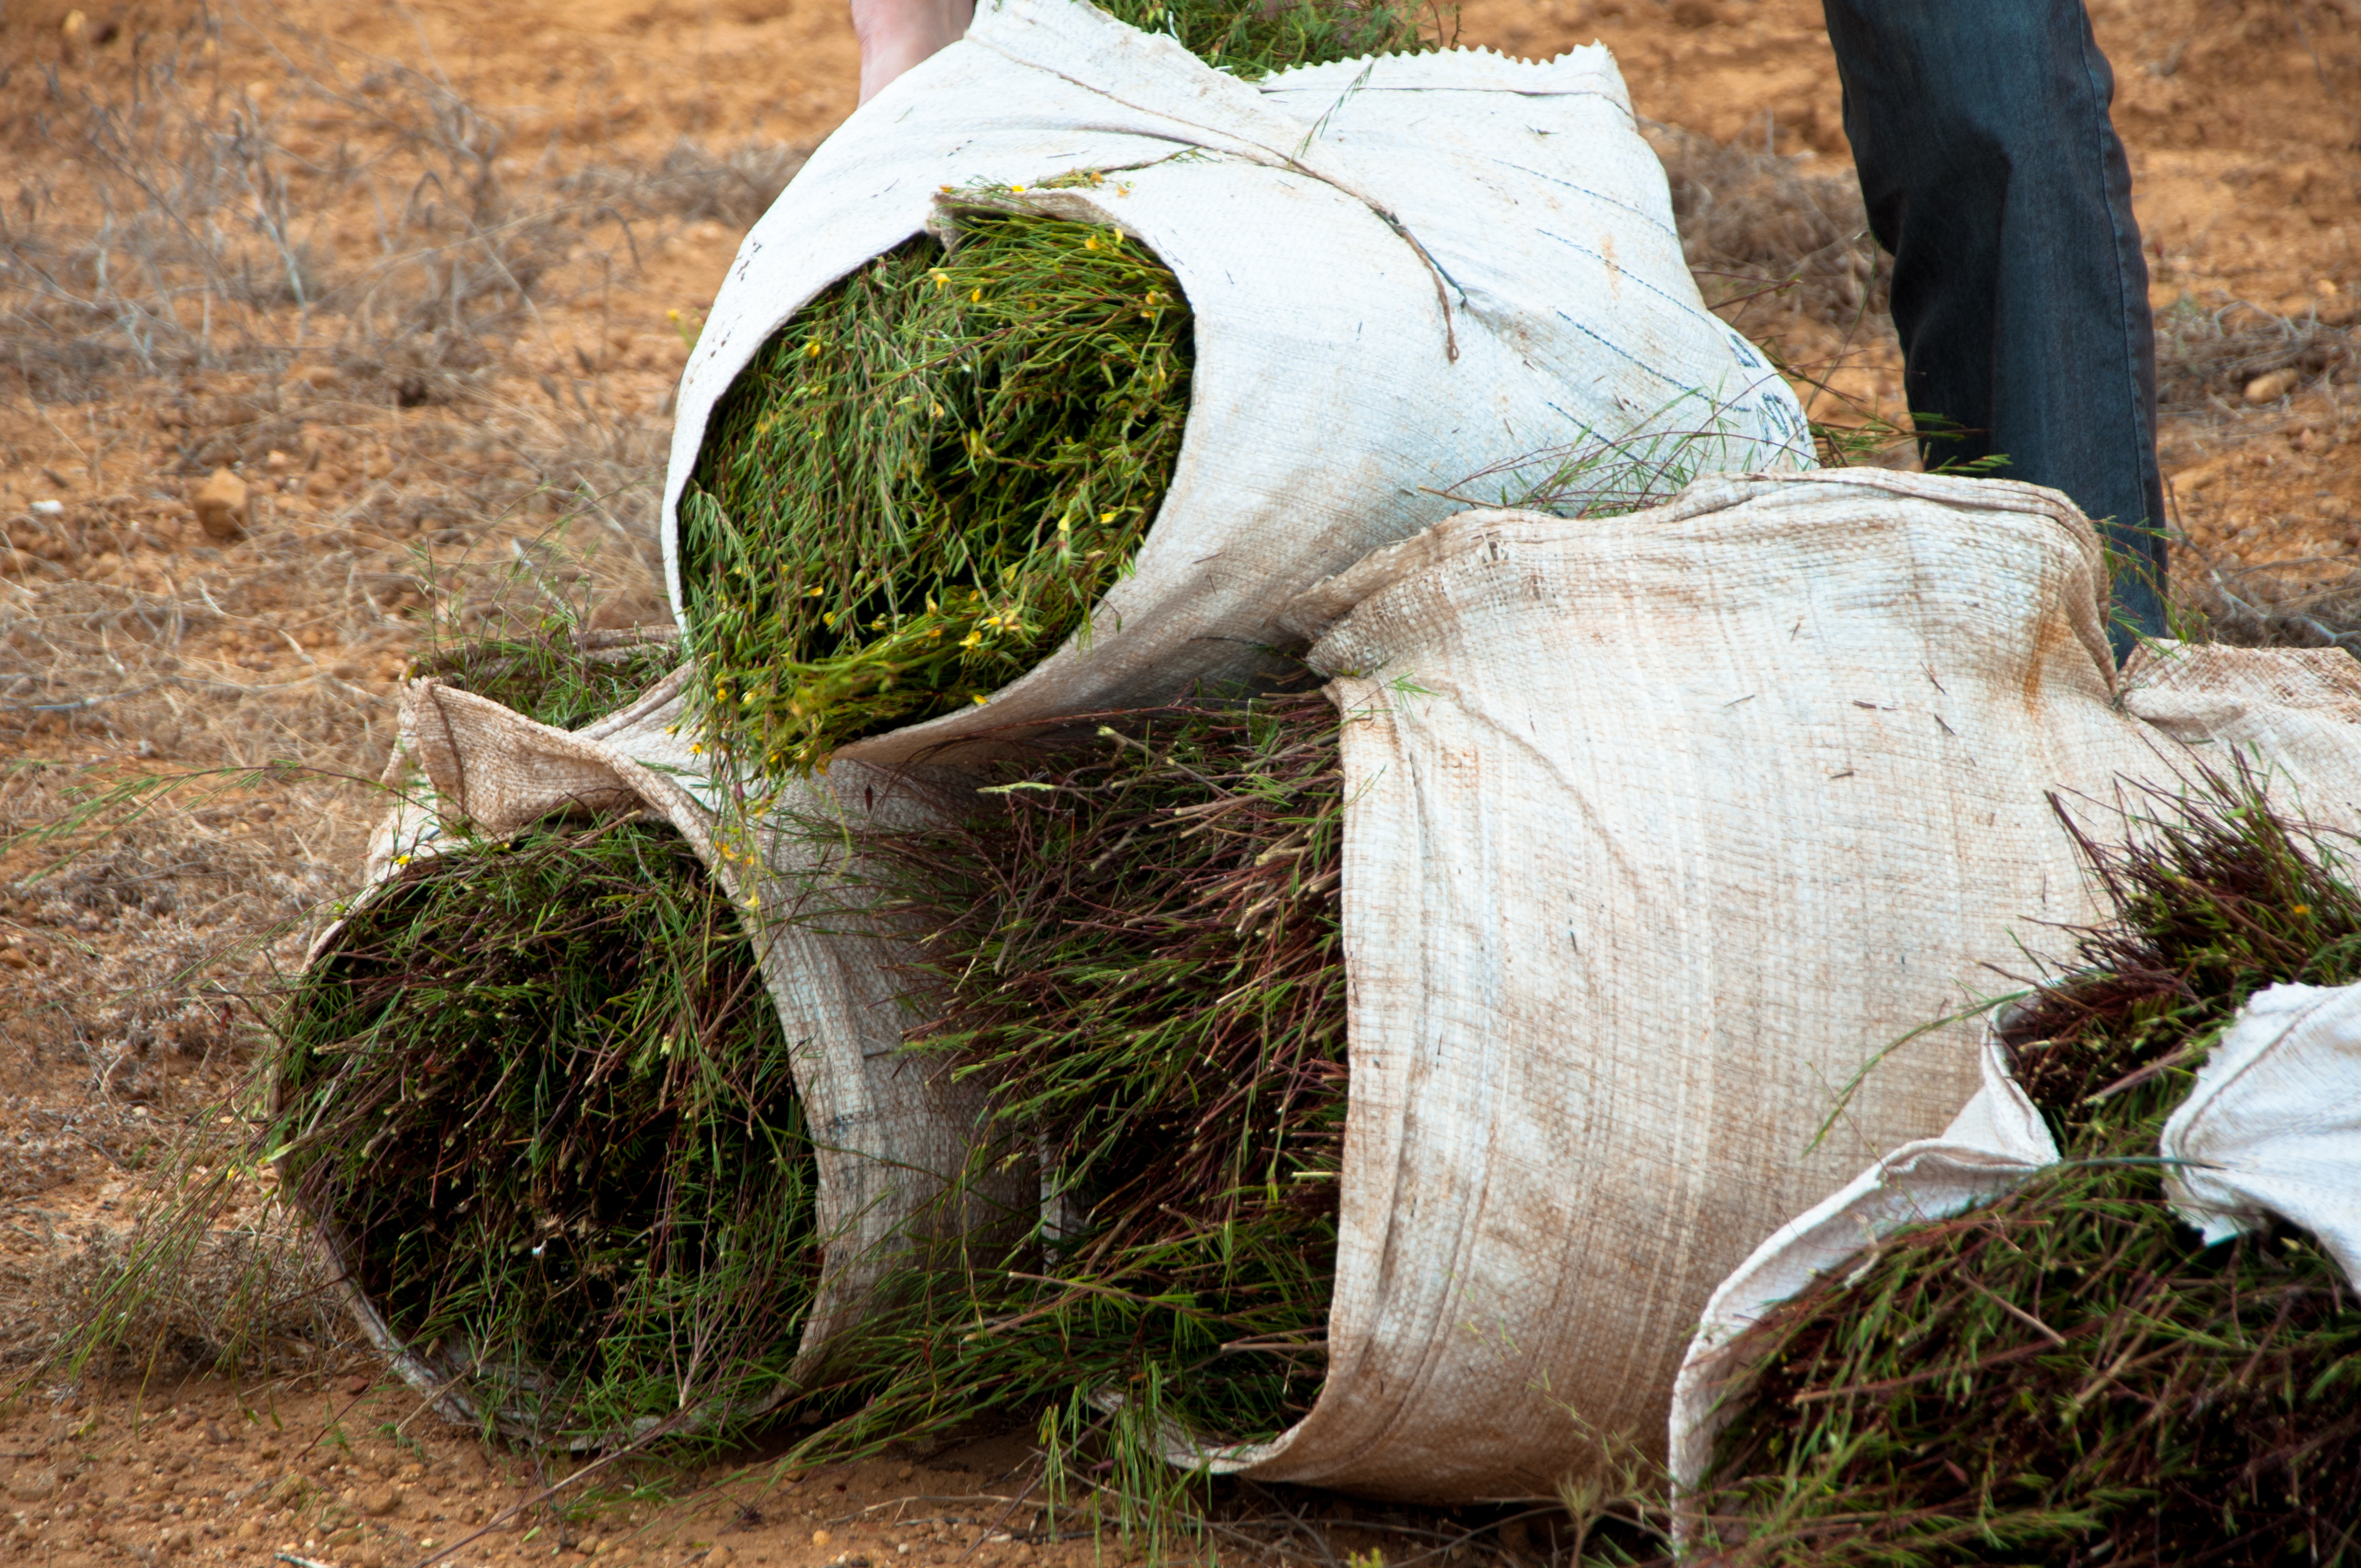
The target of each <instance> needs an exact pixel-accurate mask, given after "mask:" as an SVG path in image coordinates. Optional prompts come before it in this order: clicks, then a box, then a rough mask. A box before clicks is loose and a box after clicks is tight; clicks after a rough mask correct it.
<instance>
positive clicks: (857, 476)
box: [680, 195, 1192, 772]
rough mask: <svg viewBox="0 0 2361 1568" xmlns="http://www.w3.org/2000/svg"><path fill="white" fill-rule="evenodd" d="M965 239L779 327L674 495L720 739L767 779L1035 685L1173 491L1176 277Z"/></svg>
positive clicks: (1051, 221)
mask: <svg viewBox="0 0 2361 1568" xmlns="http://www.w3.org/2000/svg"><path fill="white" fill-rule="evenodd" d="M979 200H983V196H981V195H980V196H979ZM964 223H965V226H964V228H963V230H962V232H961V237H960V240H959V243H958V244H957V245H956V246H954V247H952V248H950V250H948V251H947V250H945V249H943V248H942V247H940V246H939V245H937V244H936V243H935V241H933V240H932V239H927V238H920V239H914V240H911V241H909V242H908V243H907V244H905V245H903V246H901V247H897V248H896V249H895V250H893V251H891V252H889V253H887V254H886V255H884V256H882V257H880V258H877V259H876V260H875V261H873V262H872V263H870V264H869V265H868V266H866V267H864V268H862V269H861V270H859V271H857V272H855V273H853V274H852V275H851V276H850V277H848V278H846V279H844V280H840V282H838V283H836V284H834V285H833V286H831V287H830V288H829V290H827V291H825V292H823V293H822V294H821V295H820V296H819V297H818V299H816V300H814V301H813V302H811V303H810V304H808V305H807V306H806V307H805V308H804V309H803V310H802V311H800V312H798V313H796V316H795V317H794V319H793V320H791V321H789V322H788V323H787V324H786V325H785V326H784V327H782V328H781V329H780V330H779V332H778V334H777V335H776V336H775V337H774V338H773V339H772V341H771V342H770V343H769V344H767V345H764V347H763V350H762V352H761V353H760V354H759V355H758V356H756V357H755V360H754V362H753V363H752V365H750V366H748V367H747V368H746V370H745V371H744V373H743V374H741V376H740V377H739V378H738V380H737V382H736V383H735V384H734V385H733V386H732V387H731V388H730V391H729V393H728V394H727V395H726V396H725V397H724V398H723V399H722V400H721V403H720V404H719V407H717V408H716V409H715V411H714V415H713V420H712V423H711V425H710V427H709V430H708V434H707V437H706V443H705V447H704V450H703V451H702V452H701V453H700V454H699V455H698V457H697V468H696V472H695V474H694V476H693V477H692V478H691V480H690V482H689V486H688V488H687V489H686V492H685V493H684V494H683V496H682V498H681V503H680V543H681V578H682V584H683V587H684V591H685V593H686V598H687V601H688V617H687V619H688V624H689V627H690V640H691V645H692V647H693V649H694V650H695V652H697V656H698V658H699V659H700V660H701V662H702V663H703V666H704V671H703V673H704V674H706V675H708V676H709V677H710V680H709V682H708V683H706V684H705V685H701V686H700V688H699V696H700V700H701V701H703V703H704V705H705V707H706V711H707V715H708V729H710V730H711V731H712V733H713V734H714V738H715V739H717V740H721V741H723V742H725V743H726V744H728V745H729V747H730V750H731V751H733V752H734V753H735V754H736V755H737V756H738V757H739V758H740V760H741V761H742V762H748V763H750V764H752V765H754V766H756V767H759V768H761V769H763V770H765V771H770V772H807V771H809V770H810V769H812V768H813V767H815V766H818V764H820V763H821V762H824V761H825V759H826V758H827V756H828V754H829V751H833V750H834V749H835V748H836V747H837V746H839V745H841V744H842V743H844V742H845V741H847V740H854V739H856V738H858V737H860V736H862V735H868V734H873V733H876V732H878V731H880V730H883V729H893V728H895V727H897V726H900V725H903V724H908V723H914V722H916V721H917V720H920V719H925V718H933V717H935V716H936V715H938V714H942V713H948V712H950V711H952V710H953V709H955V708H959V707H965V706H967V705H968V704H969V703H971V702H974V701H977V700H980V699H981V698H982V696H983V694H984V693H986V692H988V691H991V690H993V689H994V688H995V687H997V686H1000V685H1005V684H1006V683H1007V682H1009V681H1010V680H1013V679H1015V678H1016V676H1017V675H1020V674H1024V672H1025V671H1027V669H1029V668H1031V667H1032V666H1033V665H1034V664H1035V663H1038V662H1039V661H1040V660H1041V659H1042V658H1043V657H1045V656H1046V655H1048V654H1049V652H1051V651H1052V650H1054V649H1055V648H1056V647H1057V646H1058V645H1059V644H1060V642H1062V641H1065V639H1066V637H1067V636H1068V635H1069V634H1070V633H1072V632H1075V631H1077V630H1084V629H1086V627H1087V624H1088V618H1089V614H1090V609H1091V607H1092V606H1093V604H1094V603H1096V602H1097V600H1098V598H1099V597H1100V596H1101V595H1102V594H1103V593H1104V592H1105V590H1106V589H1107V587H1109V586H1110V585H1111V584H1113V583H1114V581H1115V577H1116V575H1117V574H1118V573H1119V572H1121V571H1122V570H1123V569H1124V568H1125V567H1126V565H1127V564H1128V563H1129V562H1130V560H1131V557H1132V555H1133V554H1134V553H1135V552H1136V551H1137V549H1138V546H1139V542H1140V541H1141V539H1142V538H1144V537H1145V536H1146V534H1147V532H1148V524H1149V522H1150V521H1152V520H1153V519H1154V517H1155V515H1156V510H1157V508H1158V506H1159V504H1161V502H1162V500H1163V498H1164V490H1165V487H1166V485H1167V484H1168V482H1169V481H1170V477H1171V474H1172V466H1173V463H1174V461H1175V459H1176V458H1177V457H1178V456H1179V455H1180V436H1181V432H1182V429H1183V427H1184V425H1185V423H1186V422H1187V416H1188V407H1189V373H1190V367H1191V352H1192V351H1191V337H1190V317H1189V311H1188V307H1187V305H1186V303H1185V302H1183V301H1182V299H1181V297H1180V285H1179V284H1178V283H1176V282H1175V281H1174V280H1173V278H1172V275H1171V273H1170V272H1169V271H1167V270H1166V269H1164V267H1163V266H1162V265H1161V264H1160V263H1159V262H1158V261H1157V260H1156V258H1154V257H1152V256H1150V255H1148V253H1147V252H1146V251H1145V250H1144V249H1143V248H1141V247H1140V246H1139V244H1138V243H1137V241H1135V240H1132V239H1129V238H1127V237H1126V236H1123V235H1122V234H1120V233H1119V232H1117V231H1115V230H1114V229H1109V228H1099V227H1094V226H1093V225H1088V224H1079V223H1070V222H1067V221H1066V220H1064V219H1060V218H1046V217H1040V216H1038V215H1034V214H1023V213H1014V212H995V211H990V210H977V211H974V212H972V213H971V214H968V215H967V217H966V219H965V220H964Z"/></svg>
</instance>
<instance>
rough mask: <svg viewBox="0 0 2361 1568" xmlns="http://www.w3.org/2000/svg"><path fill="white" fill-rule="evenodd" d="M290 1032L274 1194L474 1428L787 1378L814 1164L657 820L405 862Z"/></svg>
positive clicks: (791, 1098) (709, 1396)
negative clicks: (459, 1398)
mask: <svg viewBox="0 0 2361 1568" xmlns="http://www.w3.org/2000/svg"><path fill="white" fill-rule="evenodd" d="M280 1028H281V1033H282V1035H283V1037H284V1041H285V1046H284V1054H283V1057H282V1058H281V1060H280V1062H279V1064H278V1066H277V1068H276V1070H275V1075H274V1077H275V1082H274V1111H273V1115H272V1118H271V1124H270V1128H269V1134H268V1136H269V1139H270V1141H271V1145H272V1154H273V1156H274V1157H276V1159H277V1161H278V1163H279V1168H280V1172H281V1179H282V1184H283V1187H284V1188H285V1190H287V1191H288V1192H289V1193H290V1194H291V1196H292V1197H293V1199H294V1201H296V1203H297V1204H298V1205H299V1206H300V1207H301V1208H302V1210H303V1211H304V1212H306V1213H307V1214H309V1215H311V1216H313V1218H314V1219H315V1220H316V1221H318V1222H320V1223H322V1224H323V1228H324V1232H325V1233H326V1234H329V1235H331V1236H332V1237H333V1238H335V1245H336V1250H337V1252H338V1253H339V1254H340V1255H341V1260H342V1264H343V1266H344V1267H346V1269H347V1270H348V1271H349V1272H350V1274H351V1276H352V1277H353V1279H354V1280H355V1282H356V1284H357V1286H358V1288H359V1289H360V1291H361V1292H362V1294H363V1295H364V1296H365V1297H366V1298H367V1299H368V1300H369V1301H370V1302H371V1303H372V1304H373V1305H374V1306H375V1307H376V1308H377V1310H379V1313H380V1314H381V1315H382V1316H383V1317H384V1318H385V1319H386V1320H387V1321H388V1323H389V1325H390V1328H391V1330H392V1332H394V1334H395V1335H396V1336H397V1337H398V1338H400V1339H401V1341H402V1342H403V1343H405V1344H406V1345H407V1346H408V1347H410V1349H411V1350H412V1352H413V1354H419V1355H420V1356H421V1357H422V1358H423V1360H425V1361H426V1362H427V1363H428V1364H429V1365H432V1366H434V1368H435V1369H437V1370H438V1371H441V1372H443V1373H445V1374H447V1375H448V1376H451V1377H452V1378H453V1379H454V1381H455V1385H456V1387H457V1388H458V1389H459V1391H460V1392H462V1393H463V1394H465V1395H466V1396H467V1398H469V1399H470V1400H471V1401H472V1402H473V1403H474V1404H475V1405H476V1406H477V1408H478V1410H479V1411H480V1412H481V1414H482V1418H483V1420H485V1422H486V1423H487V1424H488V1425H492V1424H496V1425H499V1426H501V1427H503V1428H506V1429H508V1430H510V1431H513V1432H518V1433H521V1434H526V1435H531V1436H533V1437H535V1438H538V1439H541V1440H544V1441H552V1440H572V1441H585V1440H589V1439H593V1438H601V1439H606V1440H608V1441H613V1440H615V1439H618V1438H620V1437H622V1436H637V1435H641V1434H642V1433H645V1432H647V1431H650V1430H652V1429H659V1428H662V1429H667V1430H670V1429H686V1430H690V1431H694V1430H697V1427H698V1426H700V1425H703V1424H707V1423H712V1424H721V1423H723V1422H725V1421H726V1420H727V1419H729V1418H731V1417H739V1418H742V1417H745V1416H749V1415H752V1413H754V1412H756V1411H758V1410H759V1409H763V1408H764V1407H765V1406H766V1405H768V1404H769V1403H770V1402H772V1400H773V1399H774V1398H775V1397H777V1396H778V1395H780V1394H781V1393H783V1392H784V1391H785V1378H786V1376H787V1373H788V1370H789V1367H790V1365H791V1364H792V1363H793V1361H794V1359H795V1356H796V1350H797V1347H798V1343H799V1340H800V1331H801V1326H802V1321H803V1318H804V1313H805V1310H806V1309H807V1306H808V1304H809V1301H810V1299H811V1295H812V1291H813V1288H814V1287H815V1284H816V1281H817V1277H818V1255H819V1241H820V1238H818V1236H817V1235H816V1234H815V1230H814V1225H815V1221H814V1204H815V1201H816V1196H817V1191H818V1186H817V1183H818V1175H817V1167H816V1165H815V1163H814V1160H813V1156H812V1149H811V1145H810V1142H809V1140H808V1138H807V1135H806V1132H805V1128H804V1123H803V1113H802V1110H801V1106H800V1102H799V1101H798V1099H797V1097H796V1089H795V1080H794V1077H793V1074H792V1072H791V1070H790V1060H789V1058H790V1045H789V1042H788V1041H787V1039H786V1038H785V1034H784V1032H783V1031H782V1030H781V1028H780V1026H779V1022H778V1018H777V1015H776V1014H775V1013H774V1011H773V1009H772V1005H771V1002H770V998H769V996H768V994H767V992H765V990H764V988H763V982H762V979H761V976H760V973H759V972H758V970H757V969H756V967H755V960H754V951H753V947H752V942H751V941H750V940H749V938H748V936H747V934H746V932H745V931H744V930H743V929H742V928H741V926H740V925H739V921H738V916H737V915H736V913H735V912H734V911H733V910H732V908H731V906H730V904H729V902H728V900H727V898H726V897H725V896H724V895H723V894H722V892H721V890H720V889H719V886H718V885H717V884H716V883H714V882H713V881H712V879H711V878H710V877H709V876H708V874H707V872H706V871H705V870H704V868H703V866H702V865H701V864H699V862H698V861H697V857H696V855H695V854H694V853H693V852H692V851H691V850H690V849H689V847H688V845H687V844H686V842H685V841H684V840H683V839H681V838H680V837H679V835H678V834H677V833H675V831H674V830H673V829H671V828H668V827H664V826H660V825H656V824H651V823H643V822H634V821H626V820H611V819H610V820H607V821H601V822H596V823H555V822H553V823H551V824H548V825H546V826H544V827H541V828H533V829H532V830H529V831H527V832H525V833H522V834H520V835H518V836H517V837H515V838H513V839H508V840H505V841H485V842H480V843H476V844H471V845H469V846H467V847H465V848H462V849H457V850H451V851H448V852H445V853H444V854H441V855H438V856H435V857H433V858H422V859H420V860H419V861H416V862H414V863H412V864H411V865H409V866H408V867H407V868H406V869H404V870H403V871H402V872H401V873H400V875H399V876H398V877H397V878H396V880H395V881H394V882H393V883H390V885H388V886H387V887H385V888H384V889H382V890H381V891H380V892H379V894H377V895H376V896H374V897H372V898H371V899H369V900H368V902H367V903H365V904H364V905H362V906H361V907H360V908H359V909H357V911H356V912H355V913H354V914H353V915H352V916H349V917H348V918H347V920H346V924H345V926H344V927H343V929H342V930H341V931H339V932H338V933H337V934H336V936H335V938H334V940H333V941H332V942H331V944H330V946H329V947H328V948H327V949H326V950H325V951H324V953H323V954H322V955H321V956H320V957H319V958H318V959H315V960H314V961H313V964H312V966H311V967H310V969H309V970H307V971H306V973H305V974H304V976H303V979H302V984H301V986H300V987H299V988H298V990H297V991H296V992H295V994H294V995H293V997H292V998H291V1002H290V1003H289V1005H288V1007H287V1009H286V1013H285V1015H284V1018H283V1020H282V1022H281V1025H280Z"/></svg>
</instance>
